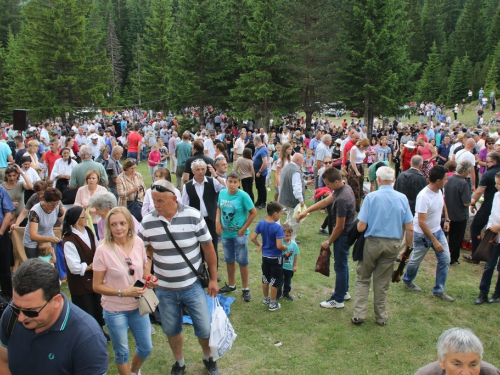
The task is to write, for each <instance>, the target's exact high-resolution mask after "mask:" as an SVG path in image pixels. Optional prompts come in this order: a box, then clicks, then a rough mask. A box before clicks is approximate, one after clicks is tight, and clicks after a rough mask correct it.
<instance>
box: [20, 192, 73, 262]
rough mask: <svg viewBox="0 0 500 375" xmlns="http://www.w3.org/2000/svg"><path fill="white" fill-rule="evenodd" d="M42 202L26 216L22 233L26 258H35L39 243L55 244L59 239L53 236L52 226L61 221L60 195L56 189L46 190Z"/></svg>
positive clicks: (62, 211)
mask: <svg viewBox="0 0 500 375" xmlns="http://www.w3.org/2000/svg"><path fill="white" fill-rule="evenodd" d="M43 198H44V201H42V202H40V203H38V204H36V205H35V206H33V208H32V209H31V211H30V212H29V215H28V224H27V225H26V230H25V231H24V237H23V245H24V250H25V251H26V256H27V257H28V258H36V257H37V256H38V254H37V245H38V243H41V242H50V243H52V244H54V245H55V244H57V243H58V242H59V238H57V237H56V236H55V234H54V224H55V223H56V222H57V221H58V220H59V221H61V220H62V217H63V216H64V212H65V210H64V207H63V206H61V205H60V203H61V198H62V194H61V192H60V191H59V190H57V189H56V188H47V190H45V192H44V193H43Z"/></svg>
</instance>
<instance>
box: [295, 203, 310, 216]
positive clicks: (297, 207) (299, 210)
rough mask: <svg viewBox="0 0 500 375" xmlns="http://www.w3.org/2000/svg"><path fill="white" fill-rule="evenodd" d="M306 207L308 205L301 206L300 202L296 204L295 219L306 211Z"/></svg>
mask: <svg viewBox="0 0 500 375" xmlns="http://www.w3.org/2000/svg"><path fill="white" fill-rule="evenodd" d="M306 208H307V207H306V205H303V206H301V205H300V203H299V204H298V205H296V206H295V209H294V210H293V218H294V219H295V218H296V217H297V216H298V215H299V214H300V213H301V212H302V211H305V210H306ZM307 216H309V214H307ZM304 219H305V218H304Z"/></svg>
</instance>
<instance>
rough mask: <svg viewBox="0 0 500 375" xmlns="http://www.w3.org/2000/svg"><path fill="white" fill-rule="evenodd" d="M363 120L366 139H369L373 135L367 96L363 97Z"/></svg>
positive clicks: (370, 107) (371, 109)
mask: <svg viewBox="0 0 500 375" xmlns="http://www.w3.org/2000/svg"><path fill="white" fill-rule="evenodd" d="M363 120H364V123H365V127H366V136H367V137H368V139H371V138H372V133H373V107H372V104H371V102H370V98H369V96H365V115H364V119H363Z"/></svg>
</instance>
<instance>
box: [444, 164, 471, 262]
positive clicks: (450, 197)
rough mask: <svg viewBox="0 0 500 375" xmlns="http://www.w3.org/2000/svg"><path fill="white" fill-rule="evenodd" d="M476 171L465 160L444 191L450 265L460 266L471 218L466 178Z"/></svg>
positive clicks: (459, 165)
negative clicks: (468, 221) (463, 244)
mask: <svg viewBox="0 0 500 375" xmlns="http://www.w3.org/2000/svg"><path fill="white" fill-rule="evenodd" d="M473 169H474V164H471V163H470V161H468V160H463V161H461V162H460V163H458V164H457V168H456V170H455V174H454V175H453V176H451V177H449V178H448V183H447V184H446V188H445V191H444V201H445V203H446V208H447V210H448V216H449V218H450V231H449V232H448V245H449V247H450V258H451V262H450V265H454V264H460V262H459V261H458V259H459V258H460V249H461V248H462V241H463V239H464V234H465V229H466V228H467V219H468V218H469V206H470V202H471V199H470V187H469V184H468V183H467V181H465V178H466V177H467V176H468V175H469V173H470V172H471V171H472V170H473Z"/></svg>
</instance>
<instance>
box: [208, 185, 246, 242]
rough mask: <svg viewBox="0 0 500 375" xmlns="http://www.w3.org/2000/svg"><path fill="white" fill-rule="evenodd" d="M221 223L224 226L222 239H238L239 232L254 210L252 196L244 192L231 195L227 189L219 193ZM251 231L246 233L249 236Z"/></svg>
mask: <svg viewBox="0 0 500 375" xmlns="http://www.w3.org/2000/svg"><path fill="white" fill-rule="evenodd" d="M217 205H218V206H219V207H220V211H221V213H220V221H221V224H222V238H236V237H238V230H240V228H241V227H242V226H243V225H244V224H245V221H247V217H248V211H250V210H251V209H252V208H254V204H253V202H252V199H250V196H249V195H248V194H247V193H245V192H244V191H243V190H238V191H237V192H236V194H233V195H231V194H229V192H228V190H227V189H224V190H221V192H220V193H219V201H218V203H217ZM248 233H249V230H248V228H247V230H246V231H245V234H246V235H248Z"/></svg>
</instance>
